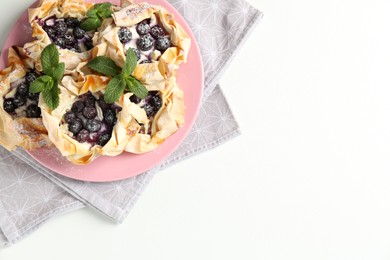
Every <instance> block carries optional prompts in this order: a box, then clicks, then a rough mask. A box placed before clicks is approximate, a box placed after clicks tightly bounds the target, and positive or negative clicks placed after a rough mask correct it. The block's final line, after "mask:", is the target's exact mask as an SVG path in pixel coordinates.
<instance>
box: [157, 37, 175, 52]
mask: <svg viewBox="0 0 390 260" xmlns="http://www.w3.org/2000/svg"><path fill="white" fill-rule="evenodd" d="M170 46H171V41H170V40H169V39H168V37H163V38H158V39H157V40H156V49H157V50H159V51H166V49H168V48H169V47H170Z"/></svg>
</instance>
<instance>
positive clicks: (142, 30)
mask: <svg viewBox="0 0 390 260" xmlns="http://www.w3.org/2000/svg"><path fill="white" fill-rule="evenodd" d="M136 30H137V33H138V34H139V35H145V34H147V33H149V32H150V25H149V24H148V21H147V20H143V21H142V22H140V23H139V24H138V25H137V28H136Z"/></svg>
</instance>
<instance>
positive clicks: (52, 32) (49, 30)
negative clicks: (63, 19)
mask: <svg viewBox="0 0 390 260" xmlns="http://www.w3.org/2000/svg"><path fill="white" fill-rule="evenodd" d="M43 30H44V31H45V32H46V33H47V35H48V36H49V37H50V38H55V37H56V30H55V29H54V28H53V27H50V26H47V25H45V26H43Z"/></svg>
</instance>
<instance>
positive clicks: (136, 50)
mask: <svg viewBox="0 0 390 260" xmlns="http://www.w3.org/2000/svg"><path fill="white" fill-rule="evenodd" d="M131 49H132V50H133V51H134V53H135V56H137V61H138V60H139V59H141V52H140V51H139V50H138V49H135V48H131Z"/></svg>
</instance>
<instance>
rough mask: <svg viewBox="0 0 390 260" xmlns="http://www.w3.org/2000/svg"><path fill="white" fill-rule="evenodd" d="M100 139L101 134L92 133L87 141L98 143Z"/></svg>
mask: <svg viewBox="0 0 390 260" xmlns="http://www.w3.org/2000/svg"><path fill="white" fill-rule="evenodd" d="M98 139H99V134H98V133H90V134H89V135H88V138H87V141H88V142H90V143H96V142H97V141H98Z"/></svg>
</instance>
